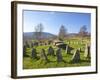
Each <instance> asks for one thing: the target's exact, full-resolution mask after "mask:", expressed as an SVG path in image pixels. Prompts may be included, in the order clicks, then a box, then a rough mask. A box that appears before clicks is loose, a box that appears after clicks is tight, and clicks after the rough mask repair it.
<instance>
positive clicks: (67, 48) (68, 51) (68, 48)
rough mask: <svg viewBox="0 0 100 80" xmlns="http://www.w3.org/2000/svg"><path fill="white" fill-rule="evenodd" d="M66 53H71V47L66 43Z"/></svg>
mask: <svg viewBox="0 0 100 80" xmlns="http://www.w3.org/2000/svg"><path fill="white" fill-rule="evenodd" d="M66 53H67V54H70V53H71V49H70V47H69V46H68V45H66Z"/></svg>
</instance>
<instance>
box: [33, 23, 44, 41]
mask: <svg viewBox="0 0 100 80" xmlns="http://www.w3.org/2000/svg"><path fill="white" fill-rule="evenodd" d="M43 29H44V28H43V25H42V24H41V23H40V24H38V25H37V26H36V27H35V28H34V30H35V37H36V39H37V40H41V39H42V32H43Z"/></svg>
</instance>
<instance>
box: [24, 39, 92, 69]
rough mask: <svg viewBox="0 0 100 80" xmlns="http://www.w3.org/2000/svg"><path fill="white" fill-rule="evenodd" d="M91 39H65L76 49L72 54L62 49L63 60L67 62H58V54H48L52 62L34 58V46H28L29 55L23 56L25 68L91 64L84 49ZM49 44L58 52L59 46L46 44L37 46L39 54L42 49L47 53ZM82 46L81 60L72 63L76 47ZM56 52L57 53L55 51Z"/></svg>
mask: <svg viewBox="0 0 100 80" xmlns="http://www.w3.org/2000/svg"><path fill="white" fill-rule="evenodd" d="M89 41H90V40H88V39H87V40H84V41H83V42H82V41H81V40H78V39H76V40H75V39H69V40H64V43H67V44H68V45H69V46H71V47H73V48H74V49H73V50H72V51H71V54H67V53H66V52H65V50H62V56H63V60H64V61H65V62H59V63H58V62H57V57H56V56H48V59H49V61H50V62H48V63H46V62H45V61H44V60H42V59H40V58H39V59H38V60H37V59H32V57H31V51H32V48H27V52H26V54H27V55H28V56H27V57H23V69H38V68H57V67H80V66H90V65H91V60H90V59H86V58H84V50H85V48H84V47H85V44H86V43H87V42H89ZM49 46H52V47H53V48H54V50H55V52H56V50H57V48H56V47H55V46H53V45H45V46H35V47H34V48H36V50H37V55H38V56H40V53H41V49H45V51H46V53H47V50H48V48H49ZM78 48H81V50H82V51H81V52H80V58H81V60H80V62H79V63H71V59H72V56H73V53H74V51H75V50H76V49H78ZM55 54H56V53H55Z"/></svg>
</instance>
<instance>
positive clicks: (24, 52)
mask: <svg viewBox="0 0 100 80" xmlns="http://www.w3.org/2000/svg"><path fill="white" fill-rule="evenodd" d="M26 49H27V47H26V46H25V45H24V46H23V56H26Z"/></svg>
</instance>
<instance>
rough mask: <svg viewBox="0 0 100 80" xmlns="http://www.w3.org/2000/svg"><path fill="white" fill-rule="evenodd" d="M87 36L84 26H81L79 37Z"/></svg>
mask: <svg viewBox="0 0 100 80" xmlns="http://www.w3.org/2000/svg"><path fill="white" fill-rule="evenodd" d="M87 34H88V32H87V27H86V25H83V26H82V27H81V28H80V31H79V36H81V37H85V36H86V35H87Z"/></svg>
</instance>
